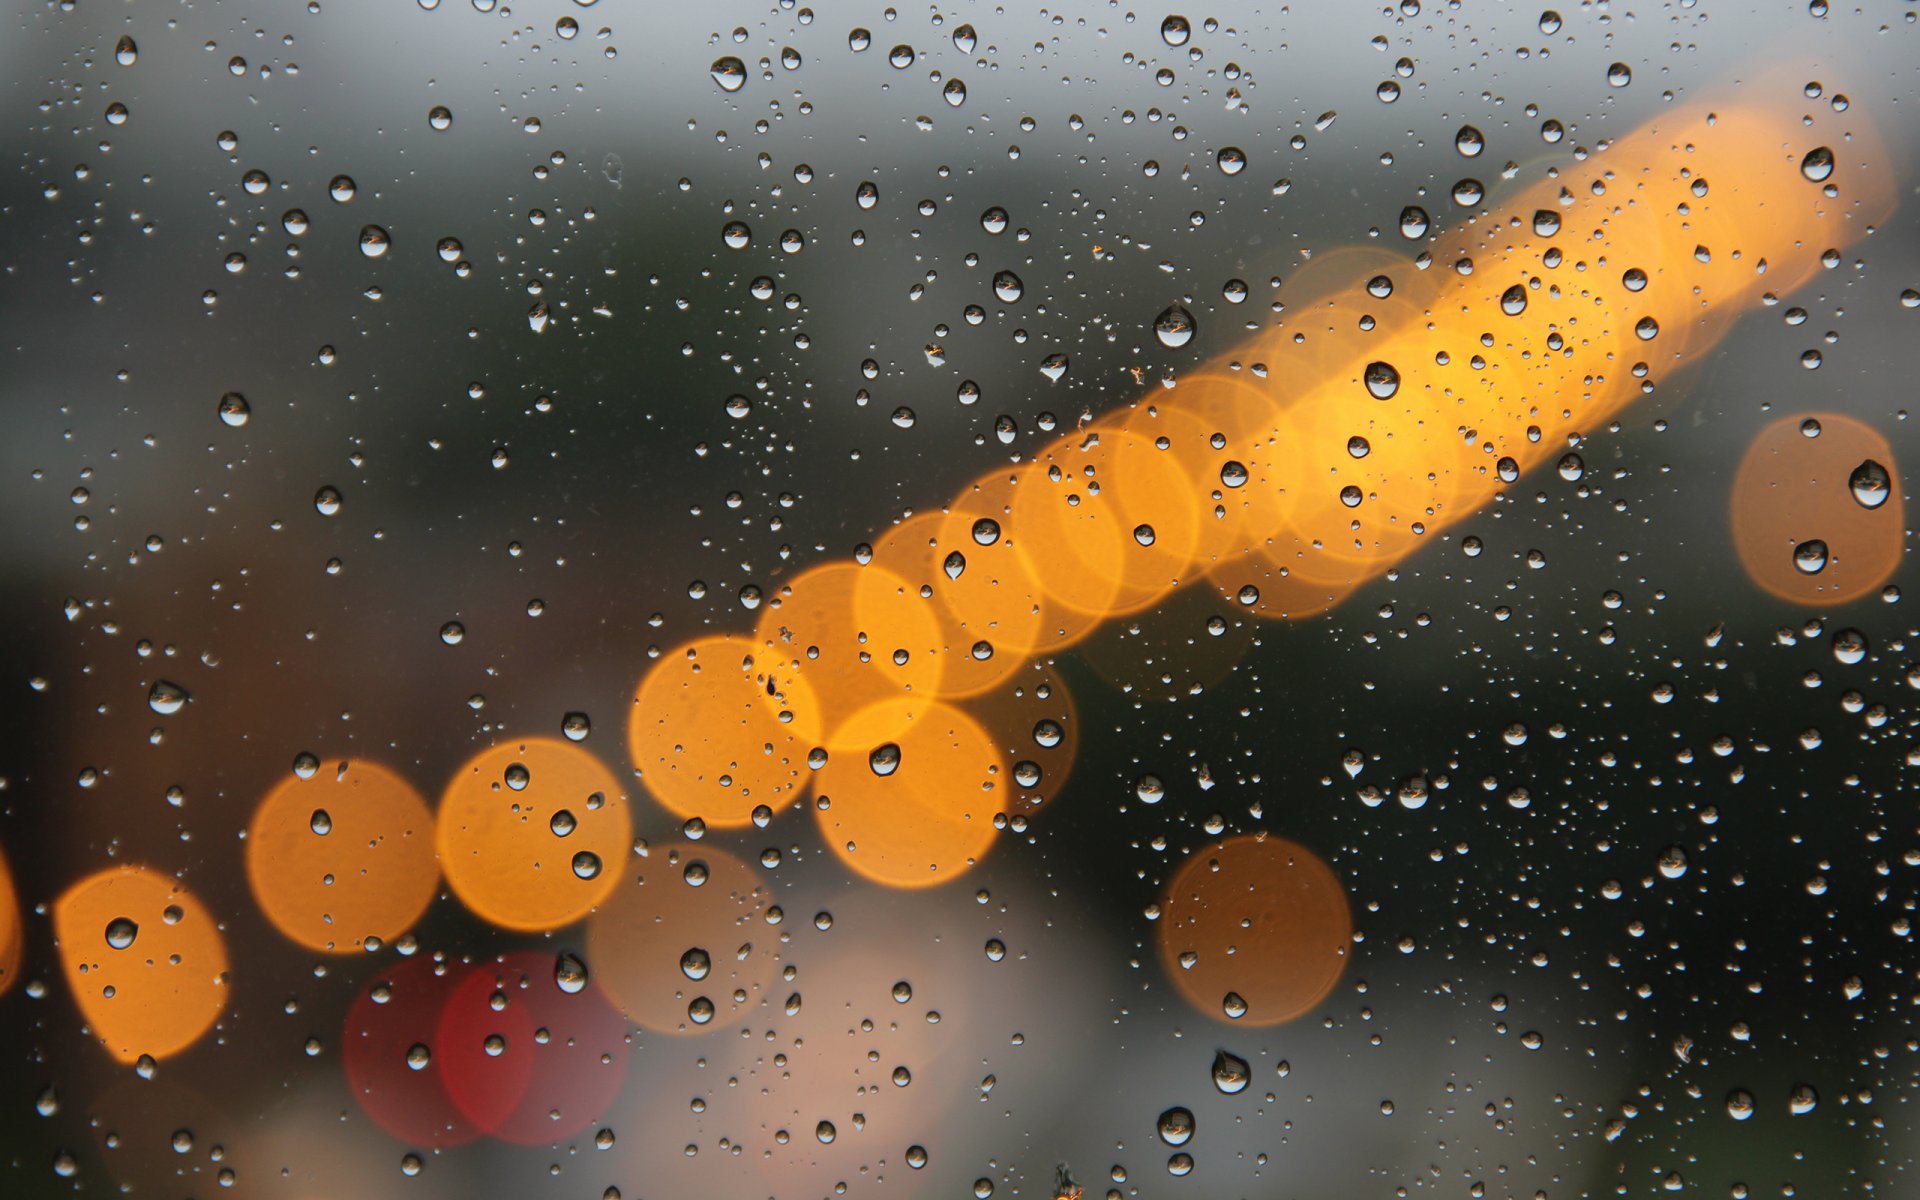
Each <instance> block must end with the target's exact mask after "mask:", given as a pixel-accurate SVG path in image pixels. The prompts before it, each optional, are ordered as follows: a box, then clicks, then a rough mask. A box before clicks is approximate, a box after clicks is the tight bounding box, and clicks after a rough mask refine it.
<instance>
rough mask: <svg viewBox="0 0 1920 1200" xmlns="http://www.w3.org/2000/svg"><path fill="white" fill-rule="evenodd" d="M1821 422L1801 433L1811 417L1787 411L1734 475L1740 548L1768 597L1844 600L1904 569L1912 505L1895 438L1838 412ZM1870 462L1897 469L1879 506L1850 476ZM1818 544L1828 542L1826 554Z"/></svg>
mask: <svg viewBox="0 0 1920 1200" xmlns="http://www.w3.org/2000/svg"><path fill="white" fill-rule="evenodd" d="M1816 419H1817V420H1818V421H1819V427H1818V428H1819V430H1820V436H1818V437H1811V438H1810V437H1807V436H1805V434H1804V433H1803V432H1802V423H1803V421H1804V420H1805V416H1804V415H1802V416H1792V417H1783V418H1781V419H1780V420H1778V421H1775V422H1773V423H1772V424H1771V425H1768V426H1767V427H1766V428H1765V429H1763V430H1761V431H1760V433H1759V435H1758V436H1757V437H1755V438H1754V439H1753V444H1752V445H1750V446H1749V447H1747V453H1746V457H1744V458H1742V459H1741V460H1740V470H1739V472H1738V473H1737V474H1736V475H1735V476H1734V479H1733V495H1732V497H1731V500H1730V505H1731V510H1730V512H1729V519H1730V522H1731V525H1732V528H1733V545H1734V549H1735V550H1737V551H1738V552H1739V554H1740V565H1741V566H1742V567H1743V568H1745V569H1746V572H1747V577H1748V578H1749V579H1751V580H1752V581H1753V582H1754V584H1755V585H1756V586H1758V587H1759V588H1761V589H1762V590H1763V591H1765V592H1767V593H1768V594H1769V595H1773V596H1777V597H1779V598H1780V599H1782V600H1790V601H1792V602H1794V603H1796V604H1813V605H1830V604H1845V603H1847V602H1848V601H1852V600H1858V599H1859V598H1860V597H1862V596H1866V595H1869V594H1871V593H1872V592H1874V591H1875V590H1877V589H1878V588H1879V587H1880V585H1881V584H1883V583H1885V582H1886V581H1887V580H1888V579H1889V578H1890V577H1891V576H1892V575H1893V572H1894V570H1895V569H1896V568H1898V567H1899V565H1900V555H1901V547H1902V545H1903V542H1904V539H1905V537H1906V504H1905V501H1904V499H1903V498H1902V496H1901V487H1900V472H1899V468H1898V466H1897V464H1896V463H1895V461H1894V454H1893V447H1892V446H1890V445H1888V443H1887V439H1886V438H1884V437H1882V436H1881V435H1880V433H1879V432H1878V431H1877V430H1875V429H1874V428H1873V427H1871V426H1869V425H1866V424H1863V423H1862V422H1860V421H1858V420H1855V419H1854V418H1852V417H1848V416H1843V415H1841V414H1839V413H1824V412H1823V413H1819V414H1816ZM1869 459H1871V460H1872V461H1874V462H1876V463H1878V464H1880V465H1881V466H1882V467H1884V468H1885V469H1886V471H1887V472H1888V474H1889V476H1890V484H1889V486H1888V487H1887V489H1886V493H1885V494H1886V497H1887V498H1886V499H1885V500H1883V501H1881V502H1880V503H1879V505H1878V506H1877V507H1873V508H1869V507H1867V506H1866V505H1864V504H1862V503H1861V502H1860V501H1859V500H1858V499H1857V498H1856V497H1855V496H1854V493H1853V488H1852V485H1851V482H1850V480H1851V477H1852V476H1853V473H1854V472H1855V470H1856V469H1858V468H1859V466H1860V464H1861V463H1863V462H1865V461H1867V460H1869ZM1873 498H1877V495H1876V496H1875V497H1873ZM1812 542H1823V543H1825V545H1826V550H1825V552H1824V554H1821V553H1819V552H1818V551H1817V550H1813V549H1812V548H1811V547H1810V546H1809V543H1812ZM1809 568H1815V569H1809Z"/></svg>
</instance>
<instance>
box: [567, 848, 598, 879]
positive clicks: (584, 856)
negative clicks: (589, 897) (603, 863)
mask: <svg viewBox="0 0 1920 1200" xmlns="http://www.w3.org/2000/svg"><path fill="white" fill-rule="evenodd" d="M573 873H574V875H575V876H577V877H578V878H581V879H593V878H596V877H598V876H599V874H600V856H599V855H598V854H595V853H594V852H593V851H591V850H582V851H581V852H580V853H578V854H576V855H574V856H573Z"/></svg>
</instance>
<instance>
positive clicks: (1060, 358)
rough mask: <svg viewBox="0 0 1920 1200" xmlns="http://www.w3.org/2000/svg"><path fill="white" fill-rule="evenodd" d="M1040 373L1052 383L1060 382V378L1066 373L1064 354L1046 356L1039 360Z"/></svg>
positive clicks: (1065, 357)
mask: <svg viewBox="0 0 1920 1200" xmlns="http://www.w3.org/2000/svg"><path fill="white" fill-rule="evenodd" d="M1040 373H1041V374H1042V375H1045V376H1046V377H1047V378H1048V379H1050V380H1052V381H1053V382H1054V383H1058V382H1060V377H1061V376H1062V375H1065V374H1066V373H1067V356H1066V355H1064V354H1049V355H1047V356H1046V357H1045V358H1043V359H1041V360H1040Z"/></svg>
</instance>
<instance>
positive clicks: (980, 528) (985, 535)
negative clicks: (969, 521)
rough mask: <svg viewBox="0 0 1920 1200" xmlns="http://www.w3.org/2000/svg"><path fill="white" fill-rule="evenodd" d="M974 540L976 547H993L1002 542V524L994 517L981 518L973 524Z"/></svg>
mask: <svg viewBox="0 0 1920 1200" xmlns="http://www.w3.org/2000/svg"><path fill="white" fill-rule="evenodd" d="M973 540H974V543H975V544H976V545H981V546H991V545H993V544H994V543H995V542H997V541H999V540H1000V522H998V521H996V520H994V519H993V518H992V517H981V518H980V519H979V520H977V521H975V522H974V523H973Z"/></svg>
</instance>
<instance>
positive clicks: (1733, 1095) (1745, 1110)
mask: <svg viewBox="0 0 1920 1200" xmlns="http://www.w3.org/2000/svg"><path fill="white" fill-rule="evenodd" d="M1727 1115H1728V1116H1730V1117H1732V1118H1733V1119H1734V1120H1736V1121H1744V1120H1746V1119H1747V1118H1749V1117H1751V1116H1753V1093H1752V1092H1750V1091H1748V1090H1747V1089H1745V1088H1735V1089H1733V1090H1732V1091H1730V1092H1728V1093H1727Z"/></svg>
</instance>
